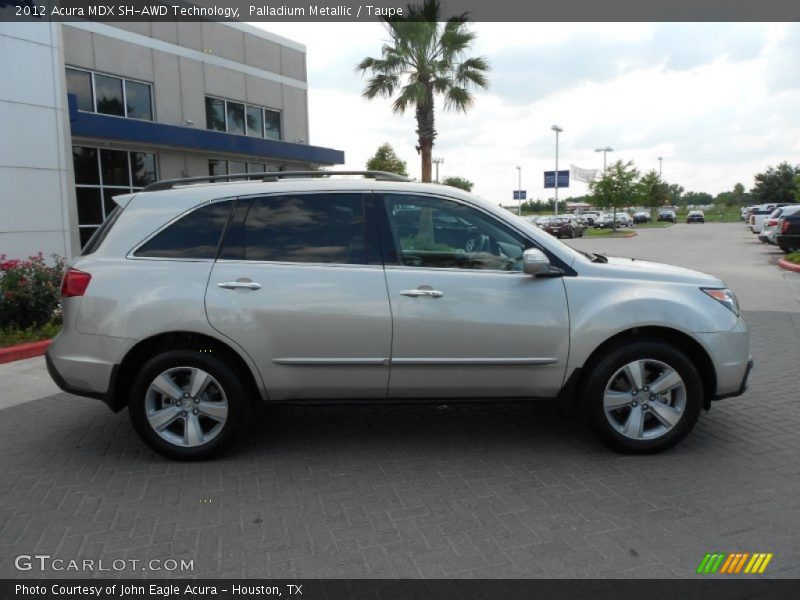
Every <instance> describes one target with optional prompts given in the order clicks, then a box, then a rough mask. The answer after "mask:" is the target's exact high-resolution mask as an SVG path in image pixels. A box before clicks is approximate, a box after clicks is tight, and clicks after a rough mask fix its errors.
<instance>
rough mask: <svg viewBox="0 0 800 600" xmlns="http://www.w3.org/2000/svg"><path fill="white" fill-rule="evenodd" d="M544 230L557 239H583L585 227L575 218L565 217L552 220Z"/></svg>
mask: <svg viewBox="0 0 800 600" xmlns="http://www.w3.org/2000/svg"><path fill="white" fill-rule="evenodd" d="M544 230H545V231H546V232H547V233H549V234H550V235H552V236H554V237H557V238H562V237H568V238H576V237H583V231H584V227H583V225H582V224H581V223H579V222H578V220H577V219H576V218H575V217H570V216H564V217H553V218H552V219H550V220H549V221H548V222H547V225H545V226H544Z"/></svg>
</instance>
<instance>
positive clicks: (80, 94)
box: [67, 68, 94, 112]
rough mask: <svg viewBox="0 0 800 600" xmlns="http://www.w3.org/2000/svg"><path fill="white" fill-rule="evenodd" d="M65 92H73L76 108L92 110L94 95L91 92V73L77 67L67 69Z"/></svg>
mask: <svg viewBox="0 0 800 600" xmlns="http://www.w3.org/2000/svg"><path fill="white" fill-rule="evenodd" d="M67 93H68V94H75V97H76V99H77V100H78V110H85V111H87V112H94V96H93V94H92V74H91V73H88V72H86V71H78V70H77V69H69V68H68V69H67Z"/></svg>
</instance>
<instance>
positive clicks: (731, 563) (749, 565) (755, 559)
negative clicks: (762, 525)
mask: <svg viewBox="0 0 800 600" xmlns="http://www.w3.org/2000/svg"><path fill="white" fill-rule="evenodd" d="M773 556H774V555H773V554H772V553H771V552H770V553H766V552H756V553H754V554H750V553H748V552H734V553H731V554H728V553H725V552H715V553H713V554H706V555H705V556H704V557H703V560H701V561H700V564H699V565H698V567H697V572H698V573H702V574H713V573H721V574H725V575H738V574H740V573H746V574H750V575H760V574H761V573H763V572H764V571H765V570H766V569H767V565H768V564H769V562H770V561H771V560H772V557H773Z"/></svg>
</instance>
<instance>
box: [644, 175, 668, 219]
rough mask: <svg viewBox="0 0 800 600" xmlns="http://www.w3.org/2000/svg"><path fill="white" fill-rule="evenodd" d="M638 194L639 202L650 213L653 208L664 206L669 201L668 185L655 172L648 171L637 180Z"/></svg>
mask: <svg viewBox="0 0 800 600" xmlns="http://www.w3.org/2000/svg"><path fill="white" fill-rule="evenodd" d="M639 194H640V198H641V202H642V203H643V204H644V205H645V206H648V207H650V210H651V212H652V210H653V208H654V207H657V206H665V205H666V204H669V201H670V194H669V185H667V184H666V183H665V182H663V181H662V180H661V176H660V175H659V174H658V173H657V172H656V171H655V170H652V171H648V172H647V173H645V174H644V175H643V176H642V178H641V179H640V180H639Z"/></svg>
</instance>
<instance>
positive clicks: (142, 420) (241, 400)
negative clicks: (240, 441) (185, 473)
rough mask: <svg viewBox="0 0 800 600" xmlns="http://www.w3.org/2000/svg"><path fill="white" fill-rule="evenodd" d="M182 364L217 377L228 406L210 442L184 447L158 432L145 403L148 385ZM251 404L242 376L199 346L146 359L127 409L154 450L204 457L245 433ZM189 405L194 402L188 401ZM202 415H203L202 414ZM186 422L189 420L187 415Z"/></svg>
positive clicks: (168, 454)
mask: <svg viewBox="0 0 800 600" xmlns="http://www.w3.org/2000/svg"><path fill="white" fill-rule="evenodd" d="M182 367H187V368H196V369H202V370H203V371H205V372H206V373H208V374H209V375H211V377H213V379H214V380H216V381H215V382H214V383H215V386H214V388H215V391H216V388H217V384H218V386H219V387H220V388H221V389H222V392H223V393H224V397H225V400H226V406H227V415H226V417H225V420H224V423H223V424H222V425H221V428H220V429H219V430H218V432H217V433H216V434H215V437H213V439H211V440H210V441H209V442H206V443H202V444H201V445H197V446H192V447H182V446H180V445H177V444H175V443H170V442H169V441H168V440H166V439H164V438H163V437H162V436H161V435H159V434H158V433H157V432H156V431H155V430H154V429H153V426H151V424H150V422H149V420H148V413H147V407H146V402H147V394H148V389H149V387H150V384H151V383H152V382H153V381H154V380H155V379H156V377H158V376H159V375H160V374H162V373H164V372H166V371H168V370H170V369H177V368H182ZM198 397H199V394H198ZM198 402H199V401H198ZM251 404H252V401H251V399H250V398H249V397H248V394H247V390H246V388H245V386H244V385H243V384H242V380H241V377H240V376H239V375H238V374H237V373H236V372H235V371H234V370H233V369H232V368H231V367H230V366H229V365H228V364H227V362H226V361H225V360H224V359H223V358H221V357H217V356H214V355H212V354H205V353H201V352H200V351H198V350H192V349H181V350H170V351H168V352H164V353H162V354H159V355H157V356H155V357H153V358H152V359H150V360H149V361H148V362H146V363H145V364H144V366H143V367H142V368H141V369H140V370H139V373H137V375H136V377H135V379H134V382H133V386H132V388H131V394H130V398H129V401H128V413H129V414H130V418H131V422H132V423H133V427H134V429H136V432H137V433H138V434H139V436H140V437H141V438H142V441H143V442H144V443H145V444H147V446H148V447H149V448H151V449H152V450H154V451H156V452H158V453H159V454H162V455H163V456H166V457H168V458H172V459H175V460H186V461H190V460H204V459H208V458H211V457H213V456H216V455H217V454H219V453H220V452H222V451H223V450H224V449H225V448H226V447H227V446H228V445H229V444H230V442H231V441H233V440H234V439H236V438H237V437H239V436H240V435H241V434H242V433H244V429H245V426H246V425H247V424H248V423H249V422H250V418H249V416H250V411H251ZM188 406H194V405H193V404H188ZM183 414H186V412H183ZM195 414H197V413H195ZM201 418H203V417H202V415H201ZM175 422H176V423H177V421H175ZM209 422H211V421H209ZM184 423H186V420H185V419H184Z"/></svg>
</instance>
